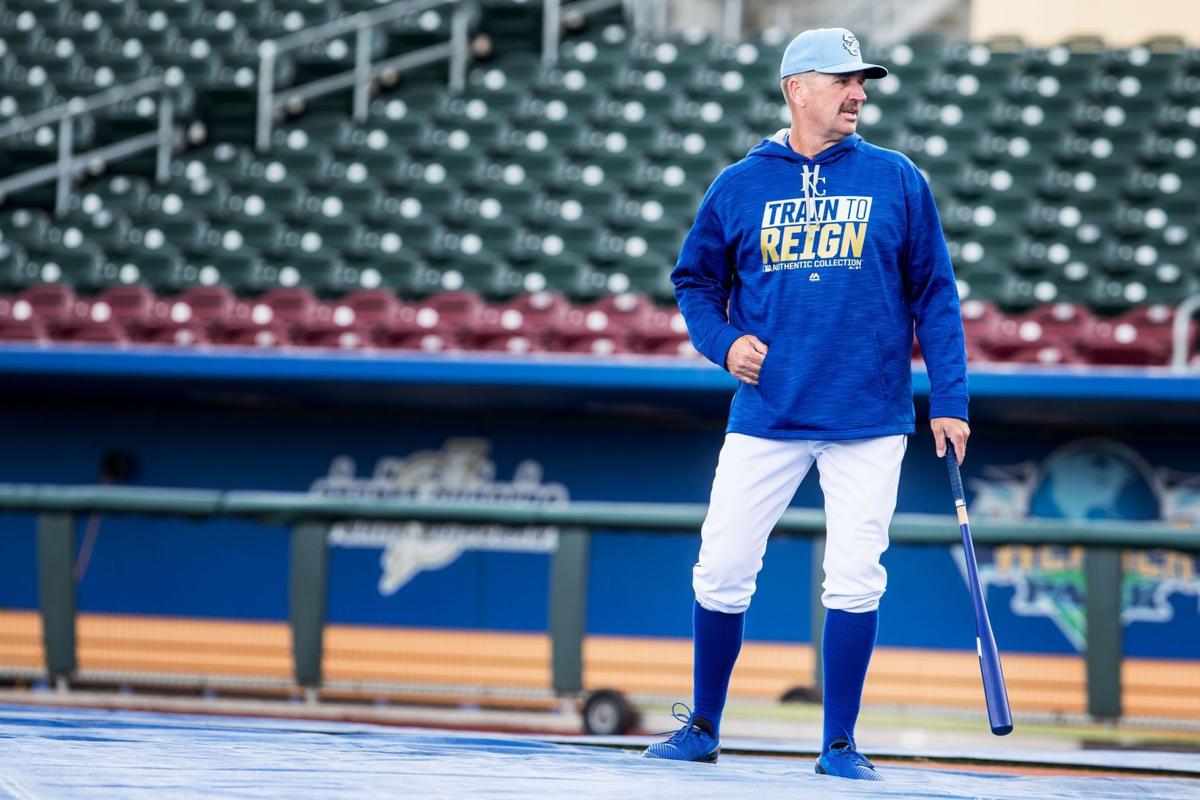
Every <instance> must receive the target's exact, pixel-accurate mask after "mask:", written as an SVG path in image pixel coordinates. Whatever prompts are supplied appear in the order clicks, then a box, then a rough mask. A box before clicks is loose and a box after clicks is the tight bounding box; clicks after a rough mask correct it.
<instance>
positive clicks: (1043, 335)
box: [978, 303, 1095, 363]
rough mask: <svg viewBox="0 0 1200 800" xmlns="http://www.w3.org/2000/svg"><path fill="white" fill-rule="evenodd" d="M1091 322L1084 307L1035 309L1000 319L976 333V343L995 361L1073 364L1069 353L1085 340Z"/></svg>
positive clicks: (1043, 307)
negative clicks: (1045, 361)
mask: <svg viewBox="0 0 1200 800" xmlns="http://www.w3.org/2000/svg"><path fill="white" fill-rule="evenodd" d="M1094 320H1095V318H1094V317H1093V316H1092V314H1091V312H1090V311H1088V310H1087V308H1085V307H1084V306H1077V305H1071V304H1070V303H1054V304H1051V305H1044V306H1038V307H1036V308H1033V309H1030V310H1029V311H1027V312H1025V313H1024V314H1019V315H1016V316H1012V317H1001V318H1000V319H999V320H998V321H995V322H993V323H992V325H991V327H990V329H989V330H987V331H986V332H981V333H980V334H979V339H978V342H979V344H980V345H981V346H982V347H983V349H984V350H985V351H986V352H987V353H988V355H989V356H990V357H991V358H993V359H995V360H998V361H1029V360H1036V361H1042V360H1046V359H1049V360H1050V362H1051V363H1074V359H1073V358H1072V354H1073V352H1074V351H1075V349H1076V348H1077V347H1078V346H1079V345H1080V343H1081V342H1082V341H1083V340H1084V339H1085V338H1086V337H1087V335H1088V332H1089V330H1090V326H1091V325H1092V323H1093V322H1094ZM1043 351H1044V352H1043ZM1018 353H1020V354H1021V357H1020V358H1018V357H1017V354H1018ZM1039 353H1040V355H1039Z"/></svg>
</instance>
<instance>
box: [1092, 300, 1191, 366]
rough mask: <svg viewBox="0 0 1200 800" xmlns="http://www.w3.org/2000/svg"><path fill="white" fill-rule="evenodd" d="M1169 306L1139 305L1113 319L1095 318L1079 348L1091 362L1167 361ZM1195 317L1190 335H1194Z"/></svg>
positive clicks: (1169, 323) (1169, 329)
mask: <svg viewBox="0 0 1200 800" xmlns="http://www.w3.org/2000/svg"><path fill="white" fill-rule="evenodd" d="M1174 316H1175V312H1174V309H1172V308H1171V307H1170V306H1158V305H1156V306H1142V307H1139V308H1133V309H1130V310H1129V311H1126V312H1125V313H1124V314H1122V315H1121V316H1119V317H1115V318H1112V319H1097V320H1094V321H1093V323H1092V324H1091V326H1090V327H1089V330H1088V336H1087V339H1086V340H1085V342H1084V344H1083V346H1082V351H1083V354H1084V356H1085V357H1086V358H1087V360H1088V362H1090V363H1092V364H1130V365H1156V364H1167V363H1168V362H1169V361H1170V358H1171V342H1172V321H1173V320H1174ZM1196 325H1197V323H1196V321H1195V320H1193V321H1192V326H1191V330H1190V331H1189V335H1190V338H1191V340H1192V341H1194V340H1195V336H1196Z"/></svg>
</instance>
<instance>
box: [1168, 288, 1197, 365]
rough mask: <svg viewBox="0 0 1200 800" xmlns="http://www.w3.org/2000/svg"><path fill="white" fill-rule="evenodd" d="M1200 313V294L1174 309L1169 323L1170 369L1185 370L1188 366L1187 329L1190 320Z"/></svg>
mask: <svg viewBox="0 0 1200 800" xmlns="http://www.w3.org/2000/svg"><path fill="white" fill-rule="evenodd" d="M1197 311H1200V294H1198V295H1193V296H1192V297H1189V298H1188V299H1186V300H1184V301H1183V302H1182V303H1180V304H1179V307H1178V308H1176V309H1175V319H1174V320H1172V322H1171V368H1172V369H1176V370H1184V369H1187V366H1188V344H1189V342H1188V328H1189V327H1190V326H1191V323H1192V318H1193V317H1195V316H1196V312H1197Z"/></svg>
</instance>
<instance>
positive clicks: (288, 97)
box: [254, 0, 467, 151]
mask: <svg viewBox="0 0 1200 800" xmlns="http://www.w3.org/2000/svg"><path fill="white" fill-rule="evenodd" d="M439 6H454V7H455V11H454V16H453V18H452V19H451V22H450V39H449V40H448V41H447V42H445V43H444V44H436V45H430V46H428V47H422V48H420V49H418V50H414V51H412V52H411V53H404V54H403V55H399V56H394V57H392V58H389V59H383V60H381V61H376V62H372V61H371V38H372V36H373V35H374V31H375V29H376V28H377V27H378V26H379V25H382V24H384V23H386V22H390V21H392V20H394V19H398V18H399V17H401V16H404V15H407V14H412V13H414V12H419V11H426V10H428V9H431V8H437V7H439ZM348 33H354V35H355V41H354V68H353V69H351V70H347V71H346V72H342V73H339V74H337V75H330V76H327V77H324V78H320V79H318V80H315V81H310V82H309V83H306V84H303V85H301V86H293V87H289V88H287V89H285V90H283V91H282V92H276V90H275V63H276V60H277V59H278V57H279V56H280V55H281V54H283V53H286V52H288V51H290V50H295V49H296V48H299V47H305V46H307V45H310V44H316V43H318V42H324V41H328V40H330V39H335V38H337V37H339V36H344V35H345V34H348ZM258 59H259V60H258V91H257V95H258V103H257V111H256V119H255V128H254V147H255V149H257V150H259V151H263V150H266V149H267V148H268V147H269V146H270V144H271V129H272V127H273V121H274V116H275V112H277V111H280V110H282V109H284V108H286V107H287V106H289V105H291V104H293V103H295V102H296V101H298V100H311V99H312V98H314V97H322V96H324V95H327V94H331V93H332V92H336V91H338V90H340V89H345V88H348V87H353V89H354V106H353V116H354V120H355V121H356V122H363V121H365V120H366V118H367V105H368V102H369V100H370V86H371V83H372V82H373V81H374V80H375V79H376V78H378V77H379V76H380V75H382V74H383V73H384V72H388V71H393V72H403V71H404V70H408V69H413V68H415V67H419V66H424V65H425V64H431V63H434V62H437V61H441V60H443V59H447V60H448V61H449V62H450V74H449V80H448V84H449V87H450V90H451V91H452V92H461V91H462V89H463V86H464V85H465V84H466V69H467V8H466V5H465V3H463V1H462V0H401V2H397V3H392V4H391V5H387V6H384V7H382V8H379V9H376V10H374V11H364V12H361V13H359V14H355V15H354V16H351V17H344V18H342V19H337V20H333V21H332V22H327V23H325V24H323V25H317V26H315V27H312V28H307V29H305V30H300V31H297V32H295V33H292V34H289V35H287V36H284V37H282V38H279V39H267V40H265V41H262V42H260V43H259V45H258Z"/></svg>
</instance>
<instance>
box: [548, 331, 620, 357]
mask: <svg viewBox="0 0 1200 800" xmlns="http://www.w3.org/2000/svg"><path fill="white" fill-rule="evenodd" d="M555 345H556V346H555V347H554V348H553V349H554V350H556V351H557V352H560V353H588V354H590V355H594V356H613V355H622V354H625V353H628V352H629V348H628V347H627V346H626V345H625V341H624V337H618V336H613V335H611V334H608V333H577V334H569V335H566V336H564V337H562V338H560V339H557V340H555Z"/></svg>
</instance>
